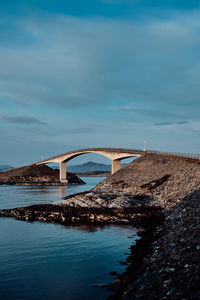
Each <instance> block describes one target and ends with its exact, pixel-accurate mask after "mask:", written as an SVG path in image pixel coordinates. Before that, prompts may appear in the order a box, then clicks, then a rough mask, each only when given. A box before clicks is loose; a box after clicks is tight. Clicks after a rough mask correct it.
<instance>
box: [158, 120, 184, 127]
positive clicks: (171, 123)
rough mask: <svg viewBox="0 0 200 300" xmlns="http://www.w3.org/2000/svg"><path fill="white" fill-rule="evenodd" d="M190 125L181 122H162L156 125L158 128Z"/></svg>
mask: <svg viewBox="0 0 200 300" xmlns="http://www.w3.org/2000/svg"><path fill="white" fill-rule="evenodd" d="M186 124H189V122H188V121H180V122H160V123H156V124H155V125H156V126H171V125H186Z"/></svg>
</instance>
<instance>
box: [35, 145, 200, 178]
mask: <svg viewBox="0 0 200 300" xmlns="http://www.w3.org/2000/svg"><path fill="white" fill-rule="evenodd" d="M87 153H96V154H100V155H103V156H105V157H107V158H109V159H110V160H111V162H112V174H113V173H115V172H116V171H118V170H119V169H121V160H122V159H125V158H130V157H135V156H137V157H138V156H141V155H143V154H144V153H152V154H158V155H165V156H176V157H186V158H191V159H198V160H200V154H190V153H177V152H162V151H155V150H148V151H146V150H134V149H121V148H87V149H81V150H77V151H72V152H67V153H64V154H60V155H57V156H53V157H50V158H48V159H46V160H42V161H39V162H36V165H44V164H48V163H59V164H60V182H61V183H67V175H66V172H67V162H68V161H70V160H71V159H73V158H75V157H77V156H79V155H83V154H87Z"/></svg>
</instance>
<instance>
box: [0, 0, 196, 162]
mask: <svg viewBox="0 0 200 300" xmlns="http://www.w3.org/2000/svg"><path fill="white" fill-rule="evenodd" d="M199 78H200V1H197V0H196V1H195V0H194V1H192V0H191V1H183V0H173V1H172V0H169V1H157V0H154V1H153V0H152V1H151V0H123V1H122V0H84V1H83V0H73V1H72V0H71V1H67V0H65V1H64V0H63V1H61V0H57V1H54V0H48V1H47V0H46V1H44V0H34V1H33V0H32V1H30V0H26V1H25V0H24V1H21V0H6V1H1V2H0V136H1V147H0V157H1V160H0V164H4V163H6V164H7V163H8V164H12V165H20V164H26V163H31V162H33V161H38V160H40V159H41V158H46V157H49V156H53V155H56V154H59V153H63V152H67V151H70V150H75V149H79V148H86V147H123V148H142V147H143V141H144V140H146V141H147V148H149V149H156V150H165V151H180V152H191V153H200V140H199V136H200V120H199V111H200V98H199V95H200V84H199ZM85 159H86V158H85ZM88 159H90V157H87V160H88ZM73 163H76V161H74V162H73Z"/></svg>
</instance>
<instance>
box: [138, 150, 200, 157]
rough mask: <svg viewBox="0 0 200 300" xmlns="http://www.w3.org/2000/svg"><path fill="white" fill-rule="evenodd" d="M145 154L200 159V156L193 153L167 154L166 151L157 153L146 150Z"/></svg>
mask: <svg viewBox="0 0 200 300" xmlns="http://www.w3.org/2000/svg"><path fill="white" fill-rule="evenodd" d="M144 152H147V153H152V154H161V155H165V156H176V157H185V158H192V159H200V154H193V153H179V152H165V151H156V150H146V151H144Z"/></svg>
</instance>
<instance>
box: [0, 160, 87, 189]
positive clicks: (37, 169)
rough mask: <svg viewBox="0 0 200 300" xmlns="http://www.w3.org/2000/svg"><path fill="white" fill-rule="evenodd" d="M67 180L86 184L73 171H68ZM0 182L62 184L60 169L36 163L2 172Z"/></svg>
mask: <svg viewBox="0 0 200 300" xmlns="http://www.w3.org/2000/svg"><path fill="white" fill-rule="evenodd" d="M67 180H68V183H70V184H84V181H83V180H81V179H80V178H79V177H78V176H76V175H75V174H72V173H67ZM0 184H22V185H32V184H34V185H35V184H37V185H61V183H60V181H59V170H56V169H52V168H50V167H48V166H46V165H36V164H32V165H28V166H23V167H19V168H14V169H10V170H7V171H4V172H0Z"/></svg>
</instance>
